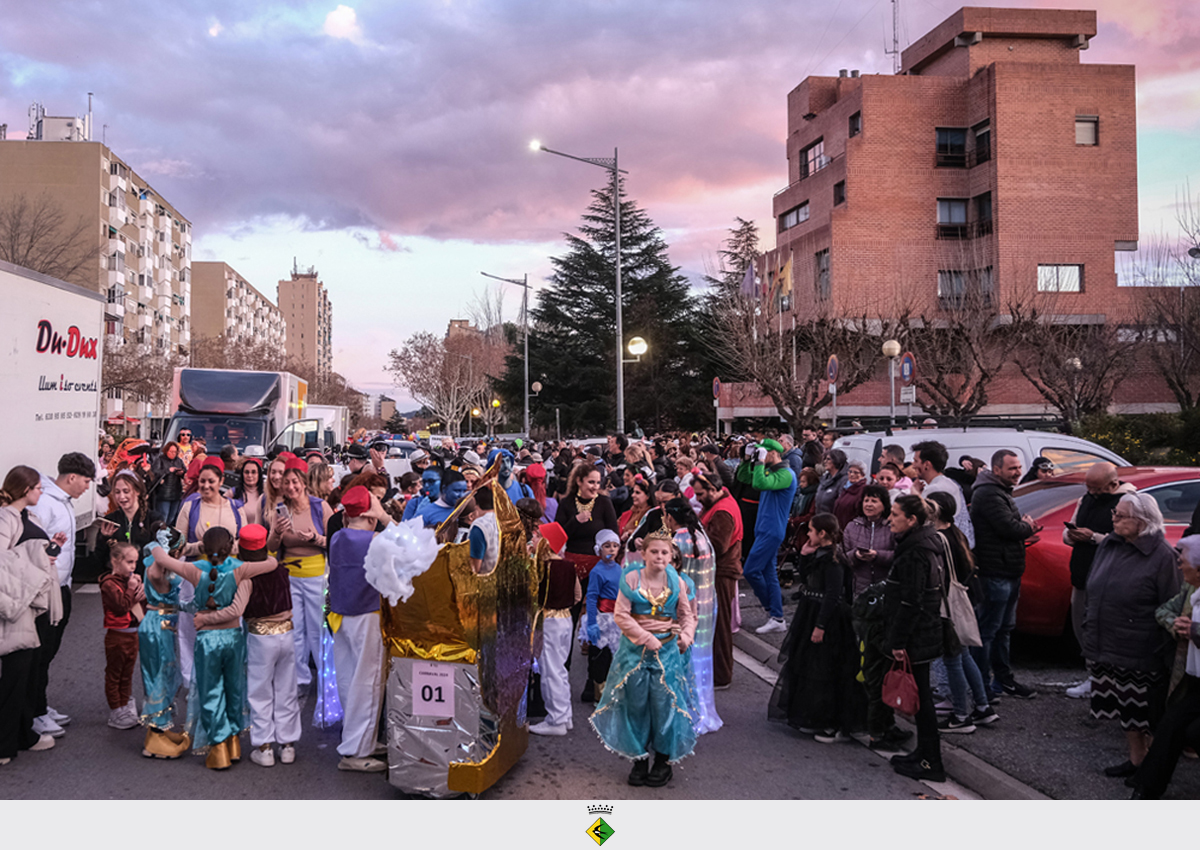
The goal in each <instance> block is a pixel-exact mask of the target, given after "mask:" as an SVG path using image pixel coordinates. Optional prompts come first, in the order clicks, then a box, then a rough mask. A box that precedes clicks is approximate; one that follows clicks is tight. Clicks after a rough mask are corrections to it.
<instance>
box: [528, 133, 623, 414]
mask: <svg viewBox="0 0 1200 850" xmlns="http://www.w3.org/2000/svg"><path fill="white" fill-rule="evenodd" d="M529 147H530V148H531V149H532V150H535V151H545V152H546V153H552V154H554V155H555V156H565V157H566V158H567V159H574V160H577V161H579V162H586V163H587V164H588V165H595V166H599V167H600V168H603V169H605V170H606V171H608V173H609V174H610V175H611V176H612V188H613V216H614V219H615V221H616V227H615V229H614V231H613V233H614V236H615V238H616V254H617V256H616V261H617V262H616V265H617V432H618V433H621V434H623V433H625V364H624V363H622V362H621V361H622V359H623V358H624V356H625V355H624V351H623V349H624V345H625V335H624V327H623V322H622V317H621V313H622V305H621V191H620V190H621V185H620V179H621V178H620V175H622V174H628V173H629V172H628V171H625V170H623V169H621V168H618V167H617V149H616V148H613V155H612V158H611V159H610V158H608V157H588V156H572V155H571V154H569V153H563V152H562V151H555V150H550V148H548V147H546V146H545V145H543V144H542V143H541V142H536V141H535V142H530V143H529ZM526 383H528V380H526Z"/></svg>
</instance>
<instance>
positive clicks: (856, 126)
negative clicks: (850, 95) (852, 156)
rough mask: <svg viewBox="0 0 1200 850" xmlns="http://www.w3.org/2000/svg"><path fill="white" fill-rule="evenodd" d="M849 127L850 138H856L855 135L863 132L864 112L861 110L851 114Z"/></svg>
mask: <svg viewBox="0 0 1200 850" xmlns="http://www.w3.org/2000/svg"><path fill="white" fill-rule="evenodd" d="M848 129H849V132H850V138H854V137H855V136H857V135H858V134H859V133H861V132H862V113H861V112H855V113H854V114H853V115H851V116H850V126H849V128H848Z"/></svg>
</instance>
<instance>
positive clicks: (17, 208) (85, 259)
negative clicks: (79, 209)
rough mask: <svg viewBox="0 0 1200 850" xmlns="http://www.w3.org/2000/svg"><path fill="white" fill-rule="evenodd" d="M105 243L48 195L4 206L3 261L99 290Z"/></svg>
mask: <svg viewBox="0 0 1200 850" xmlns="http://www.w3.org/2000/svg"><path fill="white" fill-rule="evenodd" d="M101 256H102V250H101V240H100V236H99V234H97V233H94V232H93V231H92V226H91V225H90V224H88V222H87V219H86V218H85V217H84V216H83V215H82V214H80V215H78V216H77V217H75V218H69V217H68V215H67V213H66V211H65V210H64V209H63V208H62V206H61V205H60V204H57V203H56V202H55V201H54V200H52V199H51V197H50V196H49V195H47V194H42V195H39V196H37V197H35V198H30V197H28V196H27V195H24V194H19V195H14V196H12V197H11V198H10V199H9V200H8V202H7V203H5V204H4V205H3V206H0V260H4V261H5V262H9V263H12V264H13V265H17V266H22V267H24V268H27V269H32V270H33V271H36V272H41V273H42V274H45V275H49V276H50V277H54V278H58V279H59V280H64V281H67V282H68V283H75V284H78V285H80V286H84V287H86V288H88V289H92V290H94V289H96V281H97V280H98V271H99V261H100V258H101Z"/></svg>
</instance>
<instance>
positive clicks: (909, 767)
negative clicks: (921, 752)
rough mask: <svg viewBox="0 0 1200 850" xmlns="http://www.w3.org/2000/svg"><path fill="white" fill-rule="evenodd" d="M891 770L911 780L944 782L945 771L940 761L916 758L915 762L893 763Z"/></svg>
mask: <svg viewBox="0 0 1200 850" xmlns="http://www.w3.org/2000/svg"><path fill="white" fill-rule="evenodd" d="M892 770H894V771H896V773H898V774H900V775H901V776H907V777H909V778H911V779H924V780H927V781H929V782H945V781H946V771H945V769H944V768H943V767H942V762H941V759H938V760H937V761H929V760H928V759H925V758H918V760H917V761H903V762H896V761H893V762H892Z"/></svg>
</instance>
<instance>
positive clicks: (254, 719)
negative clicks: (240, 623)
mask: <svg viewBox="0 0 1200 850" xmlns="http://www.w3.org/2000/svg"><path fill="white" fill-rule="evenodd" d="M246 678H247V685H248V693H249V699H250V743H251V745H252V746H255V747H261V746H262V745H263V744H271V743H277V744H294V743H295V742H296V741H299V740H300V701H299V699H297V697H296V649H295V644H294V643H293V639H292V633H291V632H284V633H283V634H278V635H255V634H248V635H246Z"/></svg>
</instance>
